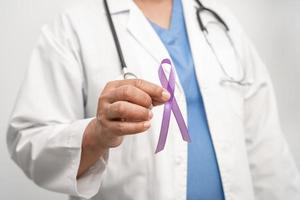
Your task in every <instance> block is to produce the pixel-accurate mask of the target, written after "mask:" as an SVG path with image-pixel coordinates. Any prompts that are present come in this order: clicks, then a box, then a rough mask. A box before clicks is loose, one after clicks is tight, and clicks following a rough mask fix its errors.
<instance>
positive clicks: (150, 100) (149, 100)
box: [144, 95, 152, 108]
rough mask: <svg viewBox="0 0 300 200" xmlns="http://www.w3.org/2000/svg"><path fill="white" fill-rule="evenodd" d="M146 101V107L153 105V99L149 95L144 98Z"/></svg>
mask: <svg viewBox="0 0 300 200" xmlns="http://www.w3.org/2000/svg"><path fill="white" fill-rule="evenodd" d="M144 100H145V101H144V102H145V105H146V107H147V108H148V107H150V106H151V104H152V99H151V98H150V97H149V96H148V95H147V96H146V97H145V98H144Z"/></svg>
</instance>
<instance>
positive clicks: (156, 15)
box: [134, 0, 173, 29]
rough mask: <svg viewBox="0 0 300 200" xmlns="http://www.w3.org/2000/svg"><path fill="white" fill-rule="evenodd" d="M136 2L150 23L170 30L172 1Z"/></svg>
mask: <svg viewBox="0 0 300 200" xmlns="http://www.w3.org/2000/svg"><path fill="white" fill-rule="evenodd" d="M134 2H135V4H136V5H137V6H138V7H139V8H140V9H141V11H142V12H143V13H144V15H145V16H146V17H147V18H148V19H149V20H150V21H152V22H153V23H155V24H157V25H159V26H161V27H163V28H166V29H168V28H169V26H170V22H171V14H172V2H173V1H172V0H134Z"/></svg>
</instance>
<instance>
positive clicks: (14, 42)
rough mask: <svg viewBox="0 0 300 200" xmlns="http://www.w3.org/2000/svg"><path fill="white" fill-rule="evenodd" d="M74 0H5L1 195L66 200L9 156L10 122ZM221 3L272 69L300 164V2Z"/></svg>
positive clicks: (0, 26) (0, 23)
mask: <svg viewBox="0 0 300 200" xmlns="http://www.w3.org/2000/svg"><path fill="white" fill-rule="evenodd" d="M74 1H75V0H0V94H1V98H0V102H1V103H0V111H1V112H0V198H1V199H5V200H21V199H26V200H36V199H43V200H53V199H56V200H62V199H66V196H64V195H61V194H55V193H51V192H48V191H45V190H43V189H40V188H38V187H37V186H35V185H34V184H33V183H32V182H31V181H29V180H28V179H27V178H26V177H25V176H24V174H23V173H22V172H21V170H20V169H19V168H18V167H17V166H16V165H15V164H14V163H13V162H12V161H11V160H10V158H9V156H8V153H7V149H6V124H7V121H8V118H9V115H10V112H11V109H12V106H13V103H14V99H15V98H16V95H17V91H18V88H19V86H20V84H21V81H22V78H23V76H24V72H25V70H26V68H27V66H28V60H29V56H30V52H31V50H32V48H33V46H34V43H35V41H36V39H37V37H38V34H39V30H40V27H41V25H42V24H44V23H48V22H50V21H51V20H52V19H53V18H54V16H55V15H56V14H57V13H59V12H61V10H63V9H64V8H65V7H66V6H67V5H68V4H70V3H72V2H74ZM77 1H78V0H77ZM120 1H121V0H120ZM219 1H220V2H221V1H222V0H219ZM222 3H224V4H227V5H228V6H229V7H230V8H231V10H232V11H233V12H234V13H235V15H236V16H237V17H238V18H239V20H240V22H241V24H242V26H243V27H244V29H245V30H246V32H247V33H248V35H249V36H250V38H251V39H252V41H253V42H254V44H255V45H256V47H257V49H258V52H259V53H260V55H261V57H262V58H263V60H264V61H265V63H266V64H267V66H268V68H269V71H270V73H271V76H272V78H273V81H274V85H275V89H276V93H277V99H278V104H279V111H280V117H281V120H282V126H283V130H284V132H285V134H286V138H287V140H288V142H289V143H290V146H291V150H292V152H293V154H294V157H295V159H296V162H297V164H298V166H299V168H300V145H299V144H298V143H300V135H299V134H300V103H299V102H300V92H299V90H300V87H299V85H300V79H299V78H300V23H299V19H300V12H299V11H300V1H299V0H243V1H239V0H223V1H222Z"/></svg>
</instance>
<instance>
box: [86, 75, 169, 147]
mask: <svg viewBox="0 0 300 200" xmlns="http://www.w3.org/2000/svg"><path fill="white" fill-rule="evenodd" d="M169 98H170V94H169V93H168V92H167V91H166V90H165V89H163V88H162V87H160V86H158V85H155V84H153V83H150V82H147V81H144V80H140V79H132V80H120V81H112V82H109V83H108V84H107V85H106V86H105V88H104V90H103V91H102V93H101V95H100V97H99V101H98V109H97V118H96V119H95V120H94V122H93V123H94V127H95V128H94V131H93V133H91V134H93V135H94V137H92V138H94V139H95V142H96V144H97V145H99V146H101V147H102V148H111V147H117V146H119V145H120V144H121V143H122V140H123V136H125V135H131V134H137V133H141V132H144V131H146V130H147V129H149V127H150V120H151V118H152V116H153V114H152V111H151V109H152V107H153V106H156V105H160V104H163V103H165V102H166V101H168V99H169ZM89 138H91V137H89ZM94 139H93V140H94Z"/></svg>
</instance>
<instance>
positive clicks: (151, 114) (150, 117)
mask: <svg viewBox="0 0 300 200" xmlns="http://www.w3.org/2000/svg"><path fill="white" fill-rule="evenodd" d="M152 117H153V113H152V111H151V110H150V111H149V119H152Z"/></svg>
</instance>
